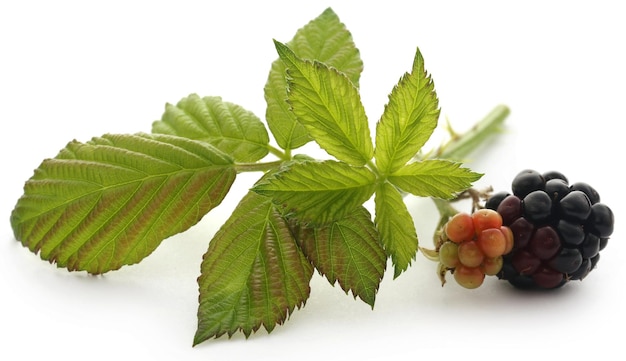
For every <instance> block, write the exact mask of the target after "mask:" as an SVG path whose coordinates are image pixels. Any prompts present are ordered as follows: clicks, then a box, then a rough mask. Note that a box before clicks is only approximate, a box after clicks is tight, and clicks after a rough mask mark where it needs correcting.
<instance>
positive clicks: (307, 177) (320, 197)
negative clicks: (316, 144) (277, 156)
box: [253, 160, 376, 224]
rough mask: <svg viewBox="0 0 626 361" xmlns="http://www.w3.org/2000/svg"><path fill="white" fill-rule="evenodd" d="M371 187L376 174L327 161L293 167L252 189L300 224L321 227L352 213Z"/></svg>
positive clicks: (373, 184)
mask: <svg viewBox="0 0 626 361" xmlns="http://www.w3.org/2000/svg"><path fill="white" fill-rule="evenodd" d="M375 187H376V175H375V174H374V173H372V172H371V171H370V170H369V169H368V168H366V167H353V166H350V165H348V164H346V163H343V162H337V161H331V160H328V161H324V162H304V163H296V164H293V165H292V166H290V167H289V168H288V169H287V170H285V171H282V172H279V173H276V174H274V175H273V176H271V177H268V178H267V179H266V180H265V181H263V182H259V184H257V185H256V186H255V187H254V188H253V190H254V191H256V192H258V193H260V194H263V195H266V196H269V197H271V198H273V200H274V202H275V203H276V204H278V205H280V206H282V207H284V208H285V210H286V212H288V213H291V212H293V213H294V214H295V215H296V217H297V218H298V219H299V220H301V221H303V222H313V223H315V224H325V223H330V222H332V221H335V220H338V219H340V218H343V217H344V216H346V215H347V214H350V213H351V212H353V211H354V210H355V209H356V208H357V207H358V206H360V205H362V204H363V203H364V202H365V201H367V200H368V199H369V198H370V197H371V196H372V194H374V189H375Z"/></svg>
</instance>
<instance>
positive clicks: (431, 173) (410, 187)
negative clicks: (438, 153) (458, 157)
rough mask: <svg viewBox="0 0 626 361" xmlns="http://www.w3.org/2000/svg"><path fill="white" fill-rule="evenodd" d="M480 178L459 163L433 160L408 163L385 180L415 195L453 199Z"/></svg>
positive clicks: (479, 175) (478, 174) (477, 174)
mask: <svg viewBox="0 0 626 361" xmlns="http://www.w3.org/2000/svg"><path fill="white" fill-rule="evenodd" d="M481 176H482V174H480V173H475V172H472V171H471V170H470V169H468V168H463V167H461V164H460V163H456V162H452V161H448V160H442V159H434V160H424V161H420V162H414V163H410V164H407V165H406V166H404V167H402V168H400V169H398V170H397V171H395V172H394V173H393V174H392V175H390V176H389V178H388V179H389V181H390V182H391V183H393V184H394V185H396V186H397V187H398V188H400V189H402V190H403V191H405V192H409V193H411V194H413V195H416V196H420V197H436V198H443V199H452V198H453V197H454V196H455V195H456V194H457V193H459V192H462V191H464V190H465V189H467V188H469V187H470V186H471V185H472V182H475V181H477V180H479V179H480V177H481Z"/></svg>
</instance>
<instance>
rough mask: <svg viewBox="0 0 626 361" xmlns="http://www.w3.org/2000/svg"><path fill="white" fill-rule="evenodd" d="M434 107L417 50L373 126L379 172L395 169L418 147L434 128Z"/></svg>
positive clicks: (433, 96)
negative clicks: (411, 66)
mask: <svg viewBox="0 0 626 361" xmlns="http://www.w3.org/2000/svg"><path fill="white" fill-rule="evenodd" d="M438 104H439V101H438V99H437V94H436V93H435V86H434V84H433V82H432V80H431V78H430V76H429V75H428V73H427V72H426V70H425V69H424V58H423V57H422V54H421V53H420V51H419V49H418V50H417V53H416V54H415V60H414V61H413V70H412V71H411V73H409V74H405V75H404V76H403V77H402V78H401V79H400V82H399V83H398V85H396V86H395V87H394V88H393V91H392V92H391V94H390V95H389V103H388V104H387V105H386V106H385V111H384V112H383V115H382V117H381V119H380V121H379V122H378V124H377V126H376V151H375V157H376V165H377V166H378V169H379V170H380V172H381V173H383V174H389V173H392V172H394V171H396V170H398V169H399V168H400V167H402V166H403V165H405V164H406V163H407V162H408V161H409V160H410V159H411V158H413V157H414V156H415V154H416V153H417V152H418V151H419V150H420V149H421V148H422V146H423V145H424V144H425V143H426V141H427V140H428V138H430V136H431V134H432V133H433V131H434V129H435V127H436V126H437V120H438V119H439V108H438Z"/></svg>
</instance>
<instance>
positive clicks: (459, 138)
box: [421, 105, 510, 261]
mask: <svg viewBox="0 0 626 361" xmlns="http://www.w3.org/2000/svg"><path fill="white" fill-rule="evenodd" d="M509 113H510V110H509V108H508V107H507V106H505V105H499V106H497V107H495V108H494V109H493V110H492V111H491V112H490V113H489V114H487V116H485V117H484V118H483V119H482V120H480V121H479V122H478V123H476V124H475V125H474V126H473V127H472V128H471V129H470V130H468V131H467V132H465V133H463V134H457V133H454V132H453V131H452V130H451V129H450V134H451V136H452V138H451V139H450V140H449V141H448V142H447V143H446V144H444V145H443V146H441V147H440V148H438V149H437V150H436V151H434V152H431V153H430V154H428V155H427V156H426V158H440V159H447V160H452V161H463V160H464V159H466V158H467V157H468V156H469V155H470V154H471V153H472V152H473V151H474V150H475V149H476V148H478V146H480V145H481V144H482V143H483V142H484V141H485V140H486V139H487V138H489V137H490V136H492V135H494V134H497V133H498V132H500V131H501V126H502V123H504V120H505V119H506V117H507V116H508V115H509ZM431 199H432V200H433V202H434V203H435V206H436V207H437V210H438V211H439V216H440V217H439V223H438V225H437V228H436V229H437V230H436V231H435V234H434V236H433V240H434V242H435V245H436V249H438V242H439V236H440V232H442V229H443V226H444V225H445V224H446V222H447V221H448V220H449V219H450V218H451V217H452V216H454V215H455V214H457V213H458V212H459V211H458V210H457V209H456V208H454V207H453V206H452V203H451V201H449V200H445V199H439V198H431ZM436 249H435V250H428V249H423V248H421V250H422V253H423V254H424V255H425V256H426V258H428V259H430V260H434V261H438V258H437V257H436V253H437V251H436Z"/></svg>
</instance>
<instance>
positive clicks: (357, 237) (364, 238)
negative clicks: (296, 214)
mask: <svg viewBox="0 0 626 361" xmlns="http://www.w3.org/2000/svg"><path fill="white" fill-rule="evenodd" d="M296 235H297V236H296V239H297V241H298V244H299V245H300V248H301V249H302V252H304V254H305V255H306V257H307V258H308V259H309V260H310V261H311V262H312V263H313V265H314V266H315V268H317V270H318V271H319V272H320V273H321V274H323V275H325V276H326V278H327V279H328V281H329V282H330V283H331V284H333V285H334V284H335V282H338V283H339V285H340V286H341V289H343V290H344V291H345V292H346V293H348V291H352V294H353V295H354V297H355V298H356V297H357V296H358V297H359V298H360V299H361V300H363V301H364V302H365V303H367V304H369V305H370V306H372V307H374V301H375V299H376V292H377V291H378V286H379V284H380V281H381V280H382V278H383V275H384V273H385V267H386V265H387V256H386V254H385V252H384V250H383V249H382V247H381V245H380V243H379V236H378V230H377V229H376V226H375V225H374V223H373V222H372V218H371V215H370V213H369V212H368V211H367V210H366V209H365V208H364V207H359V208H357V209H356V210H355V211H353V212H352V213H350V214H349V215H347V216H346V217H344V218H342V219H340V220H338V221H335V222H333V223H331V224H329V225H325V226H322V227H306V226H303V227H297V230H296Z"/></svg>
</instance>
